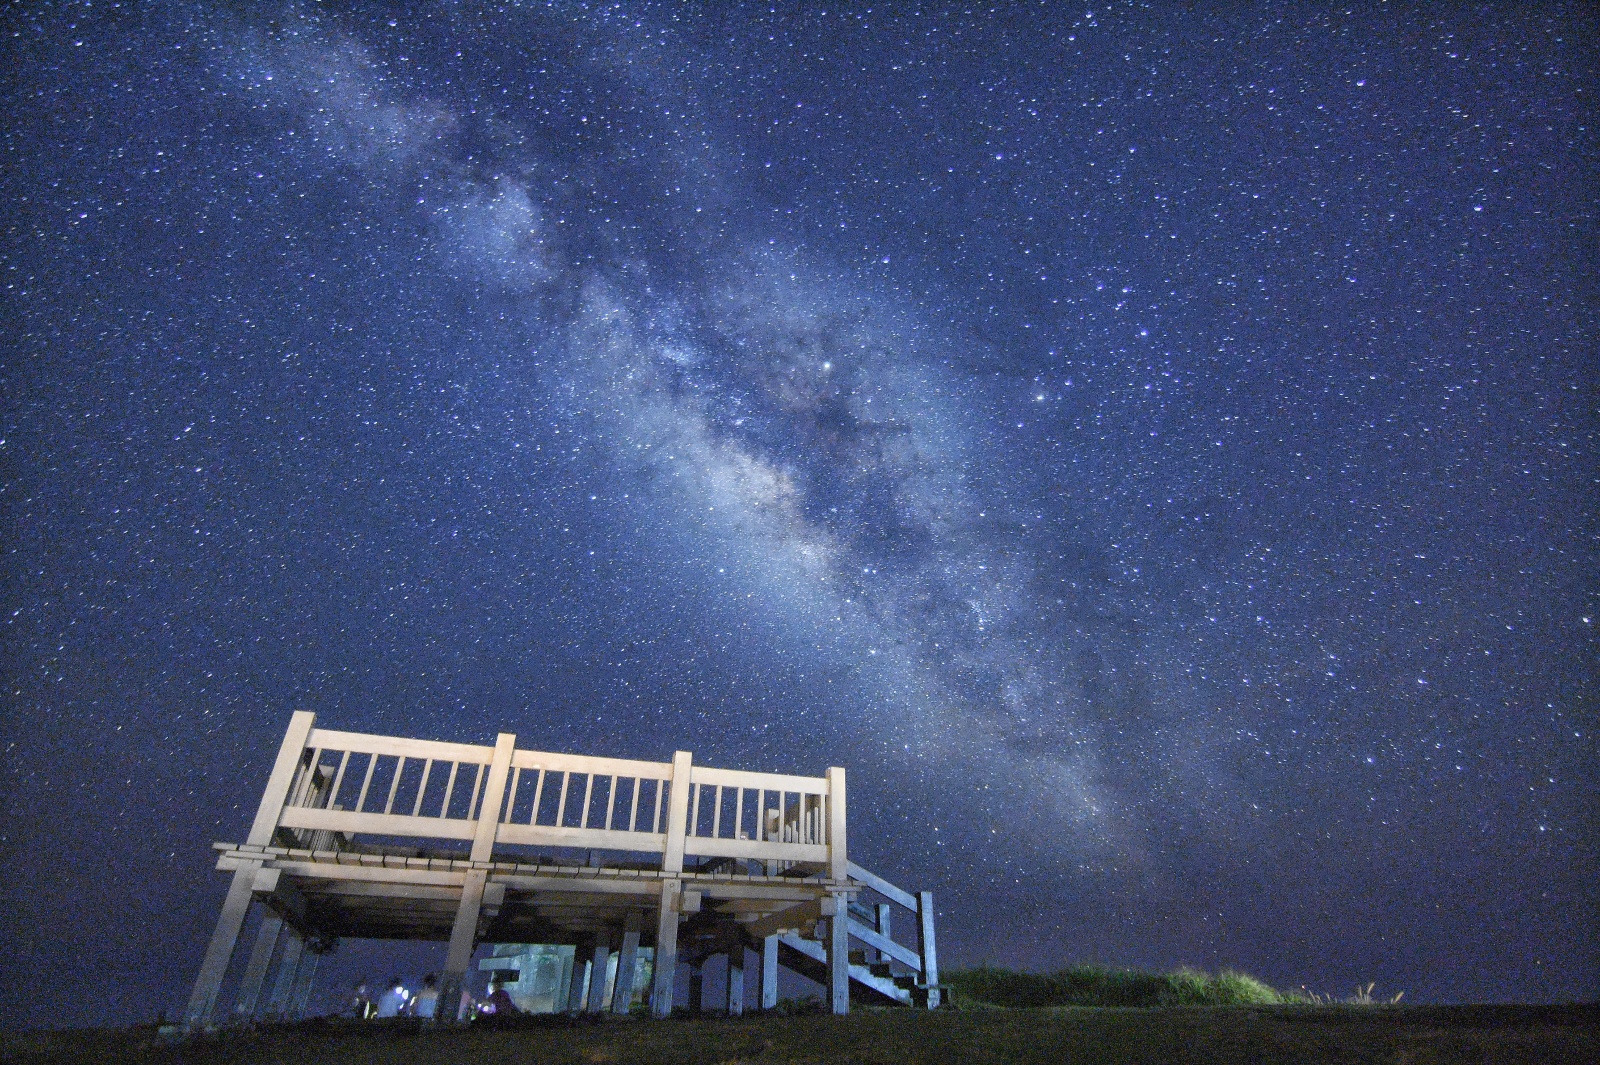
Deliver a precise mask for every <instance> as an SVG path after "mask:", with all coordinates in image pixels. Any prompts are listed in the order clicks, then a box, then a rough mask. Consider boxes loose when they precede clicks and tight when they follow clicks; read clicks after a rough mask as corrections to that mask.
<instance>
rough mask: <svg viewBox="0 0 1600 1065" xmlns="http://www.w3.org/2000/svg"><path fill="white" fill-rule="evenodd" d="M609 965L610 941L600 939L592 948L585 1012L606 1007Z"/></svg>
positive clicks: (596, 1010) (595, 1011)
mask: <svg viewBox="0 0 1600 1065" xmlns="http://www.w3.org/2000/svg"><path fill="white" fill-rule="evenodd" d="M610 966H611V943H610V941H609V940H605V939H602V940H600V941H599V942H598V943H596V944H595V948H594V971H593V972H592V973H591V974H590V976H589V1004H588V1006H586V1007H585V1008H584V1012H585V1013H602V1012H604V1011H605V1008H606V970H607V969H608V968H610Z"/></svg>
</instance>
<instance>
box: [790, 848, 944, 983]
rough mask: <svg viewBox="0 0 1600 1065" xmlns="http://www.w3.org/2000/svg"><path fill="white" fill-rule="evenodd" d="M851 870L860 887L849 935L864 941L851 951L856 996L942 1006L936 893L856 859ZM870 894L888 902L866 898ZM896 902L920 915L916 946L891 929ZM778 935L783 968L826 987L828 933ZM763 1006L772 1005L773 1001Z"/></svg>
mask: <svg viewBox="0 0 1600 1065" xmlns="http://www.w3.org/2000/svg"><path fill="white" fill-rule="evenodd" d="M849 872H850V880H851V882H852V883H854V884H855V885H857V887H858V888H860V889H861V890H860V891H859V893H858V894H857V896H856V900H855V901H852V902H851V903H850V904H849V912H848V913H847V914H845V915H844V918H843V919H844V920H846V921H847V923H848V928H849V939H850V940H851V941H852V943H853V944H859V945H860V946H859V947H858V948H856V947H853V948H852V949H851V950H850V958H849V973H850V990H851V996H852V998H856V999H857V1001H865V1002H868V1003H873V1004H878V1005H900V1006H918V1007H925V1008H927V1009H937V1008H938V1006H939V1002H940V997H941V996H940V991H941V988H940V986H939V964H938V957H937V952H936V949H935V943H934V922H933V893H932V892H931V891H924V892H920V893H918V894H916V895H913V894H912V893H911V892H909V891H905V890H903V889H901V888H899V887H896V886H895V885H893V884H891V883H889V882H888V881H887V880H885V879H883V878H882V877H880V876H878V875H877V874H875V873H872V872H870V871H868V870H866V869H863V868H862V867H861V866H859V865H856V864H855V863H853V862H852V863H851V864H850V866H849ZM869 893H870V894H871V895H875V896H879V897H881V898H883V899H885V900H887V901H883V902H866V901H862V900H863V899H864V898H866V897H867V896H868V895H869ZM895 906H899V907H901V908H904V909H907V910H910V911H911V914H912V916H913V917H914V918H915V920H916V924H915V928H916V930H917V948H916V949H912V948H911V947H908V946H905V945H904V944H902V943H899V942H897V941H895V940H894V939H893V938H892V936H891V934H890V933H891V931H892V925H891V918H892V914H893V910H894V907H895ZM773 938H774V939H775V940H776V941H777V942H776V946H777V957H778V961H779V962H780V963H781V964H782V965H783V966H784V967H786V968H788V969H790V970H792V971H794V972H796V973H799V974H800V975H801V976H804V977H806V978H808V979H811V980H815V981H817V982H818V983H820V984H822V985H824V986H827V983H828V971H829V966H828V943H827V942H826V941H825V939H824V937H821V936H818V937H817V938H807V937H806V936H803V935H801V934H800V933H799V932H797V931H786V932H782V933H780V934H778V935H776V936H774V937H773ZM857 996H859V997H857ZM763 1005H764V1006H768V1007H769V1008H770V1006H771V1005H772V1003H763Z"/></svg>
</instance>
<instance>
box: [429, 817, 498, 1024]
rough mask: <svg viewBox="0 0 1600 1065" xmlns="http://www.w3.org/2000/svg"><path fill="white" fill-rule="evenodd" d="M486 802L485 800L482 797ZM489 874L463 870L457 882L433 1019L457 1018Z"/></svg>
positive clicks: (474, 870) (463, 996) (459, 1014)
mask: <svg viewBox="0 0 1600 1065" xmlns="http://www.w3.org/2000/svg"><path fill="white" fill-rule="evenodd" d="M486 804H487V800H486ZM488 880H489V874H488V873H486V872H485V871H484V870H482V869H469V870H467V874H466V880H465V882H464V883H463V884H462V885H461V901H460V902H459V903H457V905H456V920H455V924H453V925H452V926H451V927H450V949H449V952H448V953H447V954H446V955H445V961H444V977H443V979H441V980H440V981H439V1002H438V1005H437V1006H435V1007H434V1020H436V1021H443V1022H444V1023H446V1024H451V1023H454V1022H455V1021H457V1020H460V1018H461V1009H462V1006H463V1003H464V1001H465V997H466V996H465V992H466V984H467V966H468V965H471V964H472V950H473V948H474V947H476V946H477V938H478V912H479V911H480V910H481V909H482V907H483V889H484V887H485V885H486V884H487V883H488Z"/></svg>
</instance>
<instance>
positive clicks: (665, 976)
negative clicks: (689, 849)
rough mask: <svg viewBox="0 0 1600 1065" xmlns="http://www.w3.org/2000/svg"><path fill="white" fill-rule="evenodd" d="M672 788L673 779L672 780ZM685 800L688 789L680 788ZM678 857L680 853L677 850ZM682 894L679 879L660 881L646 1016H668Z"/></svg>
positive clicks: (675, 961)
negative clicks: (653, 959)
mask: <svg viewBox="0 0 1600 1065" xmlns="http://www.w3.org/2000/svg"><path fill="white" fill-rule="evenodd" d="M674 790H676V781H674ZM684 792H685V795H684V799H685V801H687V800H688V794H687V792H688V788H685V789H684ZM679 858H680V860H681V859H682V852H681V851H680V852H679ZM682 895H683V881H682V880H676V879H673V880H663V881H662V882H661V909H660V910H659V911H658V912H657V918H656V968H655V975H654V977H653V978H652V980H651V982H650V1015H651V1016H652V1017H657V1018H661V1017H670V1016H672V985H673V981H675V980H676V979H677V977H678V904H679V900H680V898H681V897H682Z"/></svg>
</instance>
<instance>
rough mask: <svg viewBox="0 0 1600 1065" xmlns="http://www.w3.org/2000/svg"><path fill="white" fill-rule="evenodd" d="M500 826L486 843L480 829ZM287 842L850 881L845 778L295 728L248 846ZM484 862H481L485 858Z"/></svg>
mask: <svg viewBox="0 0 1600 1065" xmlns="http://www.w3.org/2000/svg"><path fill="white" fill-rule="evenodd" d="M486 817H487V818H488V819H492V821H493V831H492V832H491V831H489V827H490V826H489V825H486V824H485V823H484V822H485V819H486ZM281 832H288V833H289V834H290V836H291V837H292V839H293V840H294V842H295V843H296V844H297V845H298V846H304V847H311V848H313V849H319V850H331V849H337V847H338V846H339V843H340V839H341V837H344V838H348V837H354V836H358V835H367V836H383V837H403V838H418V839H442V840H470V841H473V843H474V848H473V853H474V857H475V858H478V859H480V860H481V859H482V858H485V857H487V848H490V847H492V846H493V845H494V844H496V843H502V844H513V845H532V846H548V847H577V848H587V849H595V850H612V851H626V852H633V853H639V852H643V853H658V854H660V855H661V856H662V868H663V869H666V870H669V871H681V870H682V869H683V859H684V856H685V855H695V856H699V857H710V858H734V859H751V860H757V861H765V862H769V863H773V864H774V865H777V866H782V867H791V866H792V865H793V864H794V863H813V864H815V865H818V866H821V867H823V868H824V869H825V870H826V871H827V872H828V874H829V876H830V878H831V879H835V880H839V881H843V880H844V879H845V870H846V865H847V862H846V856H845V839H846V831H845V791H844V770H842V769H830V770H828V775H827V776H825V777H801V776H788V775H784V774H777V773H751V772H744V771H740V770H731V769H711V768H708V767H705V766H696V765H693V764H692V759H691V756H690V755H689V754H688V753H687V752H684V751H679V752H678V753H677V754H676V755H675V756H674V757H673V760H672V761H671V762H641V761H632V760H628V759H621V758H596V757H590V756H587V755H577V754H557V753H552V752H547V751H530V750H517V749H516V747H515V737H514V736H510V735H508V734H502V735H501V737H500V739H499V742H498V743H497V744H496V745H495V746H493V747H486V746H477V745H473V744H464V743H442V742H435V741H430V740H415V739H406V738H401V737H395V736H375V735H369V734H366V733H357V732H339V731H334V730H332V729H320V728H316V727H315V717H314V715H312V714H309V713H305V712H301V713H297V714H295V715H294V719H293V720H292V721H291V723H290V726H289V730H288V732H287V734H286V735H285V736H284V741H283V746H282V747H281V748H280V750H279V754H278V761H277V764H276V765H275V766H274V769H273V773H272V776H271V778H270V779H269V781H268V784H267V790H266V792H265V793H264V794H263V795H262V801H261V807H260V810H259V812H258V813H257V815H256V821H255V824H254V826H253V827H252V829H251V833H250V837H249V842H250V843H251V844H253V845H256V846H265V845H267V844H269V843H271V842H273V841H274V840H275V839H277V838H278V837H279V834H280V833H281ZM480 851H482V852H483V853H482V854H480V853H479V852H480Z"/></svg>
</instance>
